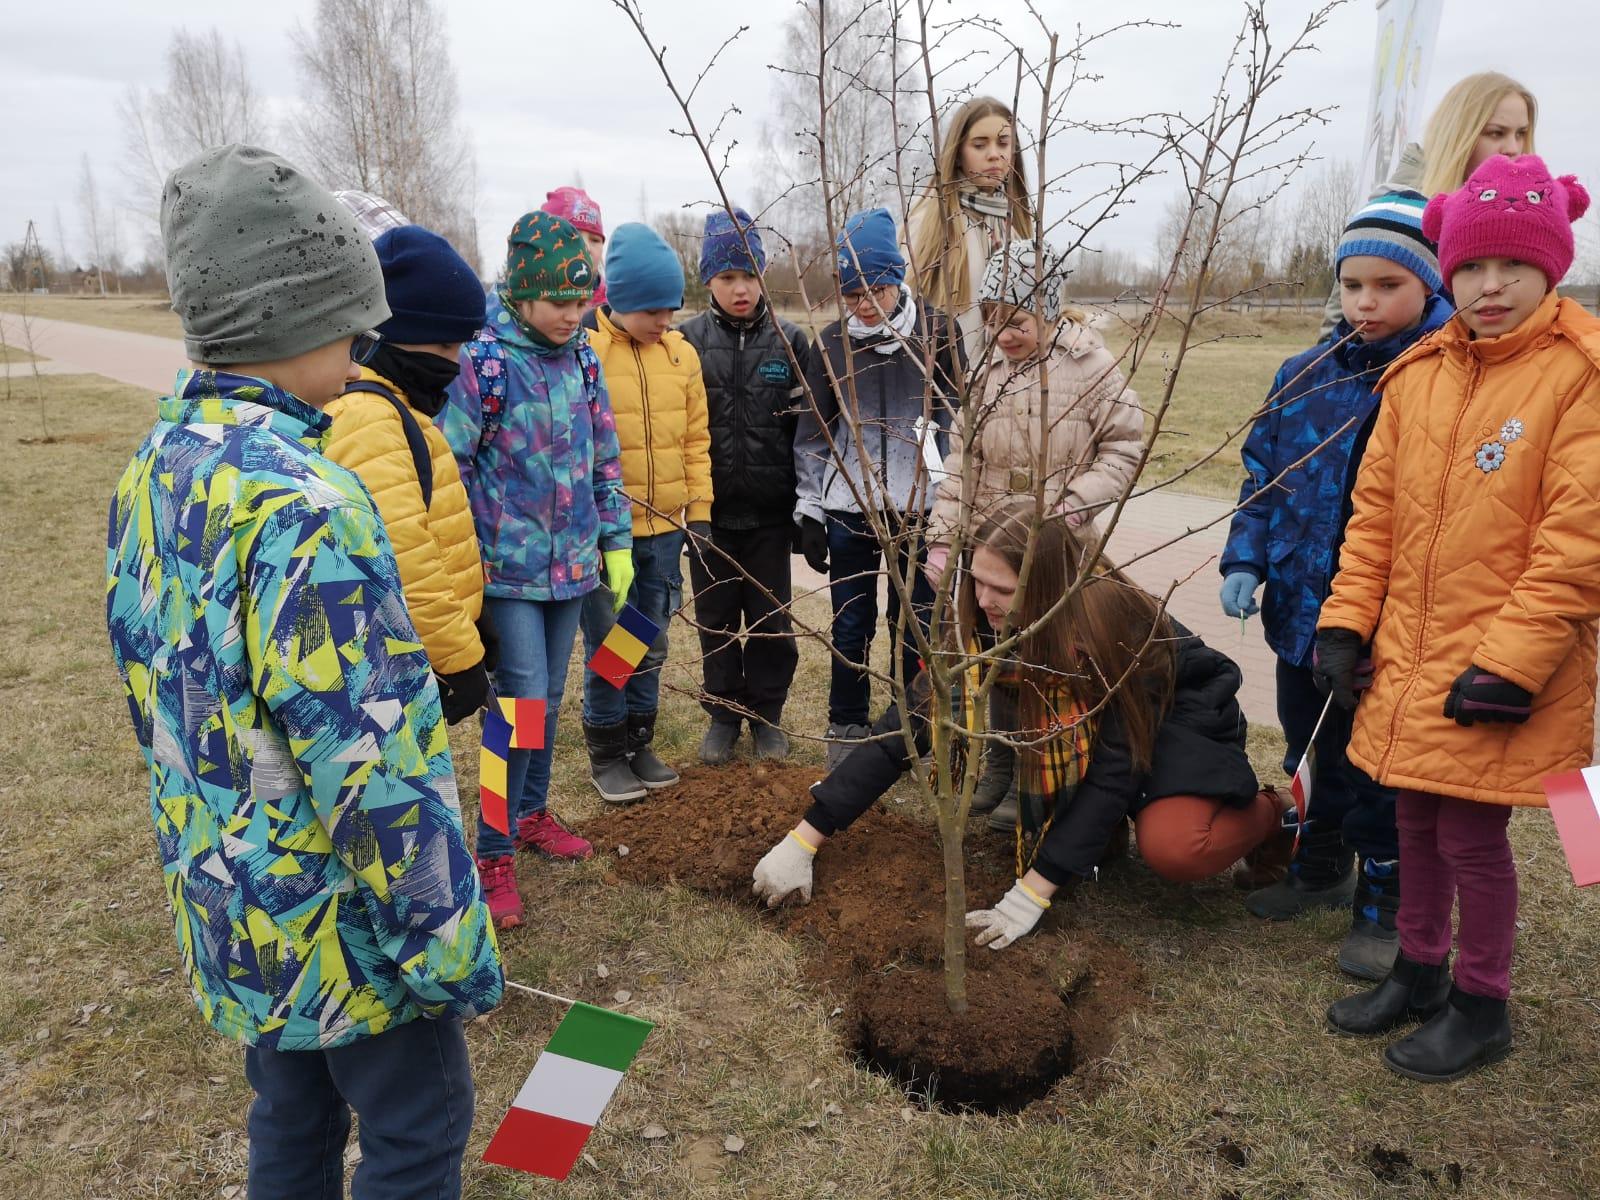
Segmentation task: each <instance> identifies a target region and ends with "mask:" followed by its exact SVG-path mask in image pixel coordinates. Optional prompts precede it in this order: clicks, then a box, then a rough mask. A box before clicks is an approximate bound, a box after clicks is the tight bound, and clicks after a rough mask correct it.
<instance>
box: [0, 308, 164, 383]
mask: <svg viewBox="0 0 1600 1200" xmlns="http://www.w3.org/2000/svg"><path fill="white" fill-rule="evenodd" d="M0 327H3V329H4V332H5V341H6V344H7V345H8V346H17V347H19V348H21V349H24V350H31V351H32V352H33V353H34V354H37V355H39V356H41V357H42V358H45V359H48V360H49V361H48V362H47V363H40V364H39V370H40V371H41V372H42V373H45V374H50V375H63V374H74V375H75V374H89V375H104V376H105V377H106V378H107V379H115V380H118V381H120V382H122V383H131V384H132V385H133V386H134V387H141V388H148V389H149V390H150V391H153V392H167V391H170V390H171V388H172V381H173V379H174V378H176V376H177V374H178V370H179V368H181V367H183V366H184V365H185V364H186V363H187V362H188V361H189V359H188V356H187V355H185V354H184V352H183V343H182V342H181V341H179V340H177V339H176V338H164V337H154V336H152V335H151V334H148V333H129V332H127V331H126V330H122V329H102V328H101V327H100V326H98V325H79V324H77V323H75V322H72V321H52V320H49V319H48V318H45V317H29V318H28V320H27V327H26V329H24V327H23V320H22V317H21V316H20V315H19V314H17V313H14V312H0ZM32 370H33V366H32V364H30V363H11V364H10V371H11V374H12V375H13V376H17V375H26V374H29V373H31V372H32Z"/></svg>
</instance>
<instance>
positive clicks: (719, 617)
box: [689, 525, 800, 725]
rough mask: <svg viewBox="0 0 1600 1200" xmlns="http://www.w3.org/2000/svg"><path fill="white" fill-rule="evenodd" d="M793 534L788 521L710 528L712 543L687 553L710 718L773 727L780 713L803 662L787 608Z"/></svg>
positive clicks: (705, 705) (705, 700) (702, 703)
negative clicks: (748, 715) (751, 719)
mask: <svg viewBox="0 0 1600 1200" xmlns="http://www.w3.org/2000/svg"><path fill="white" fill-rule="evenodd" d="M791 538H792V531H791V529H790V527H789V526H788V525H764V526H761V527H760V528H758V529H717V528H715V527H713V529H712V530H711V541H712V544H713V547H714V548H713V549H708V550H705V551H703V552H699V553H697V552H696V551H695V550H693V549H691V550H690V552H689V581H690V584H691V585H692V586H693V588H694V616H695V624H696V625H698V626H699V627H700V653H701V654H702V656H703V657H704V668H705V690H706V697H705V699H703V700H702V701H701V705H702V706H703V707H704V708H705V710H706V712H708V713H709V714H711V719H712V720H714V721H726V722H728V723H730V724H737V723H738V722H739V721H741V720H743V719H744V712H745V711H749V712H752V713H754V714H755V715H756V716H757V717H758V718H760V719H761V720H763V721H766V722H767V723H768V724H771V725H776V724H777V723H778V721H779V719H780V718H781V717H782V714H783V704H784V701H785V700H787V699H788V698H789V685H790V684H791V683H792V682H794V669H795V665H796V664H797V663H798V662H799V661H800V652H799V650H798V649H797V648H796V646H795V641H794V629H793V626H792V625H791V624H790V621H789V611H788V604H789V598H790V583H789V555H790V541H791ZM730 559H731V560H732V561H729V560H730ZM735 564H737V566H736V565H735ZM741 567H742V568H743V570H744V572H745V573H748V574H749V575H750V576H751V577H752V579H753V580H755V582H752V579H747V578H745V574H744V573H741V571H740V569H739V568H741ZM769 593H770V595H769ZM741 635H743V636H741ZM752 635H754V636H752ZM730 706H737V707H730Z"/></svg>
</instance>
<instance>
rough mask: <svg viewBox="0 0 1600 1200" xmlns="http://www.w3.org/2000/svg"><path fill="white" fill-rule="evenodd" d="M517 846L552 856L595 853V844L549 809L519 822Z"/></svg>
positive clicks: (563, 856)
mask: <svg viewBox="0 0 1600 1200" xmlns="http://www.w3.org/2000/svg"><path fill="white" fill-rule="evenodd" d="M517 848H518V849H519V850H537V851H538V852H539V853H540V854H543V855H546V856H548V857H550V858H566V859H579V858H589V857H591V856H592V855H593V854H594V847H593V846H591V845H590V844H589V843H588V842H586V841H584V840H583V839H582V838H581V837H579V836H578V835H577V834H575V833H573V832H572V831H571V830H570V829H568V828H567V827H566V826H565V825H563V824H562V823H561V822H560V821H558V820H556V819H555V818H554V817H552V816H551V815H550V813H549V812H548V811H541V812H536V813H532V814H530V815H529V816H526V817H523V818H522V819H521V820H519V821H518V822H517Z"/></svg>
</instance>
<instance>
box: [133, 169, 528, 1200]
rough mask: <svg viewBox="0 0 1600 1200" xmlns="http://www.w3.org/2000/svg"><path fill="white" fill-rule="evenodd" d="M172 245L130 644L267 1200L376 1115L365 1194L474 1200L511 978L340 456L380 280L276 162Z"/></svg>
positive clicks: (211, 1017) (176, 892)
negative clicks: (504, 994)
mask: <svg viewBox="0 0 1600 1200" xmlns="http://www.w3.org/2000/svg"><path fill="white" fill-rule="evenodd" d="M161 232H162V238H163V241H164V243H165V249H166V257H167V279H168V283H169V285H170V287H171V291H172V307H173V308H174V309H175V310H176V311H177V312H178V314H179V316H180V317H182V319H183V327H184V334H185V345H186V348H187V351H188V354H189V358H190V359H191V360H192V368H191V369H186V370H183V371H180V372H179V373H178V382H177V386H176V388H175V389H174V391H173V394H172V395H171V396H169V397H166V398H165V399H163V400H161V401H160V404H159V406H158V409H157V419H156V424H155V427H154V428H153V429H152V430H151V431H150V433H149V435H148V436H147V437H146V438H145V440H144V443H143V444H142V445H141V446H140V447H139V449H138V450H137V451H136V452H135V453H134V456H133V460H132V461H131V462H130V463H129V464H128V468H127V470H126V471H124V472H123V475H122V478H121V480H120V481H119V482H118V484H117V493H116V497H115V499H114V500H113V501H112V505H111V515H110V522H109V530H108V546H107V556H106V574H107V589H106V619H107V625H108V627H109V631H110V634H111V646H112V651H113V653H114V654H115V656H116V660H117V668H118V670H119V671H120V673H121V675H122V685H123V691H124V694H125V695H126V697H127V700H128V707H129V710H130V712H131V714H132V717H133V725H134V730H135V733H136V734H137V736H138V740H139V744H140V746H141V748H142V749H143V751H144V757H145V761H146V762H147V764H148V765H149V767H150V813H151V818H152V820H153V822H154V824H155V832H156V844H157V847H158V848H159V850H160V853H161V858H162V862H163V871H164V875H165V879H166V889H167V897H168V900H169V902H170V904H171V906H172V915H173V920H174V924H175V926H176V933H177V938H178V946H179V950H180V952H181V954H182V957H183V966H184V974H185V976H186V977H187V980H188V983H189V988H190V991H191V992H192V993H193V996H194V1000H195V1003H196V1004H197V1005H198V1006H199V1008H200V1011H201V1013H202V1015H203V1016H204V1017H205V1019H206V1020H207V1021H208V1022H209V1023H210V1024H211V1025H212V1026H213V1027H214V1028H216V1029H217V1030H218V1031H219V1032H220V1033H222V1034H224V1035H226V1036H228V1037H230V1038H234V1039H236V1040H238V1041H241V1042H243V1043H245V1046H246V1049H245V1052H244V1069H245V1074H246V1076H247V1077H248V1078H249V1080H250V1084H251V1086H252V1087H253V1088H254V1089H255V1093H256V1098H255V1102H254V1103H253V1104H252V1105H251V1107H250V1116H249V1122H248V1128H249V1135H250V1158H249V1191H250V1194H251V1195H252V1196H323V1195H329V1194H332V1193H331V1192H330V1190H329V1189H330V1187H331V1188H332V1192H333V1193H336V1192H337V1191H338V1186H337V1185H338V1181H339V1180H341V1179H342V1178H343V1167H344V1162H343V1159H344V1144H345V1141H346V1139H347V1138H348V1137H349V1134H350V1124H351V1122H350V1113H351V1110H352V1109H353V1110H355V1112H356V1113H358V1114H359V1115H360V1118H361V1149H362V1162H361V1165H360V1166H359V1167H358V1168H357V1169H356V1179H355V1192H356V1194H357V1195H376V1194H379V1192H382V1193H383V1194H385V1195H398V1194H401V1190H402V1189H403V1190H404V1193H405V1194H407V1195H424V1194H426V1195H429V1196H439V1197H453V1196H459V1195H460V1189H461V1158H462V1155H463V1153H464V1152H465V1150H466V1147H467V1135H468V1132H469V1131H470V1129H471V1126H472V1072H471V1068H470V1066H469V1064H468V1061H467V1041H466V1034H465V1032H464V1031H463V1028H462V1022H463V1021H464V1020H466V1019H468V1018H471V1017H474V1016H476V1015H478V1014H479V1013H482V1012H484V1011H486V1010H488V1009H490V1008H493V1007H494V1006H495V1005H496V1004H497V1003H498V1002H499V1000H500V991H501V987H502V986H503V981H502V977H501V971H500V957H499V952H498V950H497V948H496V945H495V936H494V929H493V927H492V925H491V924H490V922H489V913H488V909H487V908H486V906H485V904H484V900H483V894H482V892H481V891H480V890H479V886H478V875H477V872H476V871H475V870H474V869H473V863H472V858H471V856H470V855H469V854H468V853H467V847H466V839H465V837H464V835H463V833H462V829H461V809H460V805H459V803H458V801H457V797H456V781H455V775H454V773H453V771H452V766H451V761H450V744H449V742H448V741H447V740H446V738H445V727H444V720H443V717H442V714H441V712H440V703H439V689H438V686H437V685H436V684H435V682H434V677H433V672H432V670H431V669H430V668H429V665H428V657H427V654H426V653H425V651H424V650H423V647H422V644H421V642H420V641H419V640H418V639H417V633H416V629H415V627H414V626H413V625H412V622H411V617H410V615H409V614H408V612H407V609H406V600H405V594H404V592H403V591H402V590H401V584H400V575H399V569H398V567H397V566H396V564H395V558H394V552H393V550H392V549H391V548H390V544H389V539H388V537H387V535H386V534H385V532H384V526H383V521H382V519H381V518H380V517H379V515H378V513H377V511H376V509H375V508H374V507H373V504H372V499H371V497H370V496H369V495H368V494H367V490H366V488H364V487H363V486H362V484H361V481H360V480H359V479H357V478H356V476H355V475H353V474H352V473H351V472H349V471H348V470H346V469H345V468H344V467H341V466H339V465H337V464H335V463H334V462H333V461H332V460H331V459H329V458H327V457H326V456H325V455H324V454H323V453H322V449H323V445H324V443H325V440H326V438H327V434H328V430H329V427H330V425H331V422H330V420H329V418H328V416H327V415H326V414H325V413H324V412H323V411H322V409H323V408H324V407H325V406H326V405H328V404H329V403H331V402H332V401H333V400H334V399H335V398H336V397H337V396H338V395H339V393H340V392H341V391H343V389H344V385H345V382H346V381H347V380H349V379H353V378H354V377H355V376H356V373H357V372H356V367H355V363H354V362H353V361H352V360H353V359H354V360H357V361H363V362H364V361H367V360H368V359H369V358H370V354H371V352H372V350H373V349H375V344H376V335H374V334H371V333H369V332H367V331H369V330H371V329H372V327H373V326H375V325H378V324H380V323H382V322H383V321H384V320H386V319H387V318H388V317H389V315H390V313H389V307H388V305H387V303H385V300H384V288H383V276H382V274H381V273H380V272H379V269H378V260H377V257H376V256H375V255H374V253H373V250H372V246H371V244H370V243H369V242H368V241H367V239H366V238H365V237H364V236H363V235H362V234H361V231H360V230H359V229H358V228H357V226H356V222H355V219H354V218H353V217H352V216H350V214H349V213H347V212H346V211H345V210H344V209H343V208H341V207H340V206H339V203H338V201H336V200H335V199H334V198H333V197H332V196H331V195H330V194H329V193H328V192H327V191H325V190H324V189H323V188H321V187H320V186H318V185H317V184H315V183H313V182H312V181H311V180H310V179H309V178H307V177H306V176H304V175H302V174H301V173H300V172H299V171H298V170H296V169H295V168H294V167H293V166H292V165H291V164H289V163H287V162H285V161H284V160H283V159H281V158H279V157H277V156H276V155H273V154H269V153H267V152H266V151H264V150H258V149H256V148H255V147H252V146H238V145H233V146H223V147H218V148H215V149H211V150H207V151H205V152H204V153H202V154H201V155H200V156H199V157H197V158H195V159H194V160H193V161H191V162H189V163H186V164H185V165H184V166H182V167H179V168H178V169H177V170H176V171H175V172H173V174H172V175H171V176H170V177H169V178H168V180H167V183H166V187H165V189H164V192H163V195H162V201H161ZM330 1180H331V1181H333V1183H332V1184H331V1185H330V1183H329V1181H330Z"/></svg>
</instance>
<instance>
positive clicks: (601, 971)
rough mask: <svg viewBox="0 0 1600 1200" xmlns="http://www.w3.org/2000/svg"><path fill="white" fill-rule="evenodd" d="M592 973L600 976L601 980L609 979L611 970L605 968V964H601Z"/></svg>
mask: <svg viewBox="0 0 1600 1200" xmlns="http://www.w3.org/2000/svg"><path fill="white" fill-rule="evenodd" d="M594 973H595V974H596V975H598V976H600V978H601V979H609V978H610V977H611V968H610V967H608V966H606V965H605V963H601V964H600V965H599V966H598V967H596V968H595V969H594Z"/></svg>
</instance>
